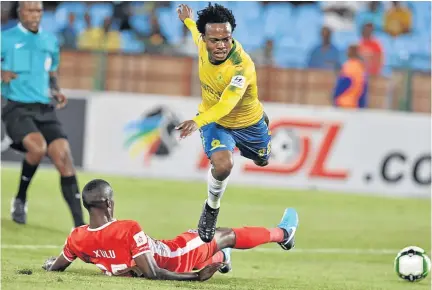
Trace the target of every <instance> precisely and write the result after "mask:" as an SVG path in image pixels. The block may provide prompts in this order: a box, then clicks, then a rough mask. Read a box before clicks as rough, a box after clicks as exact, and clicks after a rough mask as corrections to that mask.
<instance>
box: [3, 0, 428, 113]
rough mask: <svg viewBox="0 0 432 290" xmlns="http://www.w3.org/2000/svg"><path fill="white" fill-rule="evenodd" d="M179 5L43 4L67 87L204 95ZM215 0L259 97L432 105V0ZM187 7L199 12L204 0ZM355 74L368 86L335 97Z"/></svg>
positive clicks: (12, 6)
mask: <svg viewBox="0 0 432 290" xmlns="http://www.w3.org/2000/svg"><path fill="white" fill-rule="evenodd" d="M181 3H182V2H174V1H172V2H168V1H165V2H156V1H133V2H123V1H112V2H108V1H103V2H96V1H86V2H84V1H82V2H58V1H50V2H44V14H43V19H42V22H41V26H42V29H44V30H47V31H50V32H52V33H54V34H56V35H57V36H58V41H59V43H60V45H61V47H62V61H61V64H60V74H61V79H62V85H63V86H64V87H66V88H71V89H82V90H97V91H110V90H114V91H122V92H135V93H141V94H160V95H177V96H200V84H199V79H198V76H197V65H196V58H197V53H196V48H195V45H194V43H193V40H192V38H191V36H190V33H189V31H188V30H187V28H186V27H185V26H184V25H183V23H181V21H179V19H178V17H177V13H176V8H177V7H178V5H179V4H181ZM216 3H219V4H222V5H224V6H226V7H228V8H229V9H231V10H232V11H233V13H234V15H235V17H236V22H237V28H236V29H235V31H234V37H235V38H236V39H237V40H238V41H240V43H241V44H242V45H243V47H244V48H245V50H246V51H247V52H248V53H249V54H250V55H251V56H252V58H253V59H254V61H255V64H256V67H257V74H258V81H259V88H260V99H262V100H263V101H274V102H287V103H296V104H311V105H325V106H332V105H333V106H335V105H339V106H345V107H347V106H348V107H350V106H352V105H353V104H354V103H355V104H358V106H359V107H361V108H379V109H393V110H405V111H416V112H428V113H429V112H430V107H431V97H430V94H431V88H430V81H431V78H430V71H431V2H430V1H427V2H414V1H412V2H411V1H399V2H379V1H374V2H366V1H364V2H358V1H344V2H335V1H323V2H313V1H302V2H294V1H292V2H290V1H285V2H272V1H255V2H252V1H249V2H244V1H220V2H216ZM187 4H188V5H189V6H190V7H191V8H192V9H193V10H194V14H195V15H196V12H197V11H199V10H201V9H203V8H205V7H206V6H207V5H208V2H204V1H193V2H187ZM1 7H2V17H1V21H2V25H1V28H2V30H5V29H8V28H10V27H13V26H14V25H16V23H17V22H18V20H17V11H16V8H17V2H16V1H3V2H2V6H1ZM77 60H78V61H77ZM353 60H354V61H353ZM357 60H361V63H362V64H361V66H359V65H358V63H357ZM328 72H331V73H328ZM347 73H349V74H350V76H349V80H347V79H346V78H345V77H346V74H347ZM354 79H356V81H357V83H363V82H365V83H366V85H365V86H364V87H362V88H360V87H359V86H358V88H356V92H355V94H353V95H351V96H350V99H351V100H350V101H349V103H350V104H348V103H346V102H345V101H343V102H344V103H345V105H342V103H343V102H339V103H337V102H336V101H337V99H338V98H341V97H343V96H345V95H347V92H346V91H347V90H348V89H347V88H348V87H349V84H350V83H351V85H352V86H354V85H353V81H354ZM358 100H360V101H359V102H358ZM356 106H357V105H356Z"/></svg>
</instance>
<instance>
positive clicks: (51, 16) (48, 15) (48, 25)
mask: <svg viewBox="0 0 432 290" xmlns="http://www.w3.org/2000/svg"><path fill="white" fill-rule="evenodd" d="M41 27H42V29H43V30H45V31H48V32H51V33H57V32H58V31H59V30H60V27H59V26H58V25H57V21H56V16H55V13H54V12H53V11H45V12H44V13H43V15H42V19H41Z"/></svg>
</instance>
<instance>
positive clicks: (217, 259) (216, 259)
mask: <svg viewBox="0 0 432 290" xmlns="http://www.w3.org/2000/svg"><path fill="white" fill-rule="evenodd" d="M223 260H224V254H223V253H222V251H219V252H217V253H216V254H214V255H213V257H211V258H210V259H208V260H207V261H204V262H202V263H201V264H198V265H196V266H195V267H194V269H197V270H198V269H202V268H204V267H205V266H207V265H210V264H213V263H219V262H223Z"/></svg>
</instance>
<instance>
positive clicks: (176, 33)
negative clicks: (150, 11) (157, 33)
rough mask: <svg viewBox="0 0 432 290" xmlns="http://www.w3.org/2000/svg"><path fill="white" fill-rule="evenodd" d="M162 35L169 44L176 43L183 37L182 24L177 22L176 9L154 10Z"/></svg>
mask: <svg viewBox="0 0 432 290" xmlns="http://www.w3.org/2000/svg"><path fill="white" fill-rule="evenodd" d="M156 14H157V17H158V20H159V25H160V28H161V31H162V33H163V34H164V35H165V36H166V38H167V41H168V43H169V44H176V43H178V42H179V41H180V40H181V39H182V36H183V25H184V24H183V23H182V22H181V21H180V20H178V17H177V12H176V8H175V7H173V6H171V7H168V8H159V9H157V10H156Z"/></svg>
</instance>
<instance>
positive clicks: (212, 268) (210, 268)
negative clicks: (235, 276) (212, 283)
mask: <svg viewBox="0 0 432 290" xmlns="http://www.w3.org/2000/svg"><path fill="white" fill-rule="evenodd" d="M223 265H224V263H213V264H210V265H207V266H205V267H204V268H203V269H202V270H201V271H199V272H198V277H199V281H201V282H203V281H206V280H208V279H210V278H211V277H212V276H213V275H214V273H216V271H217V270H219V269H220V268H221V267H222V266H223Z"/></svg>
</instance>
